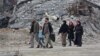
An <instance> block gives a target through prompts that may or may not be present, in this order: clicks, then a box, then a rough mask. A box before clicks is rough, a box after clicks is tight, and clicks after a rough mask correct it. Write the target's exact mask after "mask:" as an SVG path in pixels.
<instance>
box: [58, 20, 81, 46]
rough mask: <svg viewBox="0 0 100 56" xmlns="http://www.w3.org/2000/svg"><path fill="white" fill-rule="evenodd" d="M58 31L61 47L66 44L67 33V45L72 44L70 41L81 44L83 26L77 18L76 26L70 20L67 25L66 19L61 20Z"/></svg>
mask: <svg viewBox="0 0 100 56" xmlns="http://www.w3.org/2000/svg"><path fill="white" fill-rule="evenodd" d="M60 33H61V39H62V46H63V47H65V46H66V38H67V34H68V40H69V46H72V42H73V43H74V45H77V46H78V47H81V46H82V35H83V27H82V26H81V22H80V21H79V20H77V24H76V26H74V24H73V22H71V21H70V22H69V25H67V23H66V21H63V24H62V26H61V27H60V30H59V33H58V34H60Z"/></svg>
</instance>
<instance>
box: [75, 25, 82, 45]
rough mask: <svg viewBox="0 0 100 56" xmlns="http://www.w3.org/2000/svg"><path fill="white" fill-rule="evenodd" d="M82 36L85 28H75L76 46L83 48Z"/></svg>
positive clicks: (78, 26) (79, 26)
mask: <svg viewBox="0 0 100 56" xmlns="http://www.w3.org/2000/svg"><path fill="white" fill-rule="evenodd" d="M82 35H83V27H82V26H81V25H77V26H76V27H75V37H76V39H75V42H74V44H75V45H78V46H82Z"/></svg>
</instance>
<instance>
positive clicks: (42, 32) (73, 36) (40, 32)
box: [30, 18, 83, 48]
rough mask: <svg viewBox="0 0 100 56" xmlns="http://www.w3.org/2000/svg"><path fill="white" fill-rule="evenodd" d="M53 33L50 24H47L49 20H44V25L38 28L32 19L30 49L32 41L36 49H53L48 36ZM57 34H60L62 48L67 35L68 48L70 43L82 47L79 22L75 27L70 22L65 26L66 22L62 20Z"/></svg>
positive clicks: (81, 32)
mask: <svg viewBox="0 0 100 56" xmlns="http://www.w3.org/2000/svg"><path fill="white" fill-rule="evenodd" d="M52 33H54V32H53V27H52V24H51V23H50V22H49V18H45V23H44V25H43V26H40V25H39V23H38V22H37V21H36V20H35V19H33V21H32V24H31V29H30V34H31V35H32V37H31V39H30V45H31V46H30V48H34V39H35V40H36V42H37V48H40V47H42V48H53V44H52V40H51V38H50V37H51V36H50V34H52ZM58 34H61V41H62V46H63V47H65V46H66V44H67V43H66V39H67V34H68V40H69V46H71V45H72V42H73V43H74V44H75V45H77V46H78V47H81V46H82V35H83V27H82V26H81V22H80V21H77V25H76V26H74V24H73V22H70V23H69V25H67V22H66V21H65V20H64V21H63V24H62V25H61V27H60V29H59V32H58Z"/></svg>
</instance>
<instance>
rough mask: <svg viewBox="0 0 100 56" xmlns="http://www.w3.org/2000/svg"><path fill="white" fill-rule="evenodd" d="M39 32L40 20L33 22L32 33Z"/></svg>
mask: <svg viewBox="0 0 100 56" xmlns="http://www.w3.org/2000/svg"><path fill="white" fill-rule="evenodd" d="M32 32H33V33H39V24H38V22H32V24H31V29H30V33H32Z"/></svg>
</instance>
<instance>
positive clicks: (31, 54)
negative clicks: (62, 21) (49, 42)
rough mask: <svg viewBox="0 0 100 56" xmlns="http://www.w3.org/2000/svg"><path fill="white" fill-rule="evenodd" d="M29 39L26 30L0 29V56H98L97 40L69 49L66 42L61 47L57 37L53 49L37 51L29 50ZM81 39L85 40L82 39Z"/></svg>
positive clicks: (99, 49) (99, 47)
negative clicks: (64, 45) (65, 44)
mask: <svg viewBox="0 0 100 56" xmlns="http://www.w3.org/2000/svg"><path fill="white" fill-rule="evenodd" d="M30 37H31V36H30V34H29V30H28V29H20V30H14V29H9V28H8V29H0V56H14V55H18V56H41V55H43V56H51V55H52V56H66V55H67V56H73V55H74V56H100V53H99V52H100V42H99V40H100V39H99V38H98V40H97V39H96V40H95V38H93V39H91V38H90V39H89V38H88V39H87V40H88V41H87V40H86V41H84V44H83V46H82V47H76V46H74V45H73V46H72V47H69V46H68V42H67V47H62V46H61V41H60V36H57V37H56V42H55V43H53V45H54V48H53V49H42V48H40V49H37V48H29V47H30V45H29V39H30ZM83 39H84V40H85V38H84V37H83ZM94 40H95V42H94V43H93V42H92V41H94ZM96 41H97V42H96ZM35 46H36V43H35Z"/></svg>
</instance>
